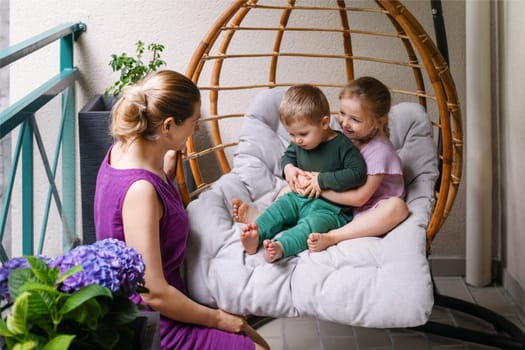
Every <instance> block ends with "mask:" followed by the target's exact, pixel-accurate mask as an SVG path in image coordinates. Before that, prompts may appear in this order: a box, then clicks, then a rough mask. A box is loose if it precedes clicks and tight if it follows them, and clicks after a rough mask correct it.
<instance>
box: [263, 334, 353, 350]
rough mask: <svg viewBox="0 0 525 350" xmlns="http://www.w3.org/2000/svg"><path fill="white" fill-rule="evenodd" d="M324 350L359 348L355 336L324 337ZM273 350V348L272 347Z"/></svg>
mask: <svg viewBox="0 0 525 350" xmlns="http://www.w3.org/2000/svg"><path fill="white" fill-rule="evenodd" d="M321 342H322V344H323V347H322V349H323V350H359V349H360V348H359V347H358V346H357V343H356V340H355V338H354V337H322V338H321ZM272 350H273V349H272Z"/></svg>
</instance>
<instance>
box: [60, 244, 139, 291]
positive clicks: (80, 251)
mask: <svg viewBox="0 0 525 350" xmlns="http://www.w3.org/2000/svg"><path fill="white" fill-rule="evenodd" d="M76 265H82V266H83V271H80V272H77V273H75V274H74V275H72V276H70V277H68V278H67V279H66V280H65V281H64V282H63V284H62V285H61V286H60V290H62V291H63V292H66V293H70V292H74V291H77V290H79V289H80V288H82V287H85V286H88V285H90V284H99V285H101V286H103V287H106V288H109V289H110V290H111V291H112V292H113V293H118V292H120V293H125V294H127V295H130V294H134V293H135V292H136V289H137V286H138V285H142V284H144V269H145V265H144V262H143V260H142V256H141V255H140V254H139V253H138V252H137V251H136V250H135V249H133V248H130V247H127V246H126V244H125V243H124V242H122V241H120V240H117V239H113V238H109V239H105V240H101V241H97V242H95V243H93V244H91V245H82V246H78V247H76V248H74V249H72V250H71V251H69V252H68V253H66V254H64V255H62V256H60V257H58V258H57V259H56V260H55V266H57V267H58V268H59V269H60V272H61V273H65V272H66V271H68V270H69V269H70V268H72V267H73V266H76Z"/></svg>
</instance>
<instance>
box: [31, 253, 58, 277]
mask: <svg viewBox="0 0 525 350" xmlns="http://www.w3.org/2000/svg"><path fill="white" fill-rule="evenodd" d="M25 258H26V260H27V262H28V263H29V266H31V270H32V271H33V274H34V275H35V277H36V278H37V279H38V280H39V281H41V282H42V283H45V284H53V283H54V282H55V280H54V279H51V280H50V278H49V267H48V266H47V264H46V263H45V262H44V261H43V260H41V259H39V258H37V257H35V256H26V257H25Z"/></svg>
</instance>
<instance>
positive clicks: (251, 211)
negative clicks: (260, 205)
mask: <svg viewBox="0 0 525 350" xmlns="http://www.w3.org/2000/svg"><path fill="white" fill-rule="evenodd" d="M232 207H233V219H234V220H235V221H237V222H240V223H243V224H248V223H250V222H254V221H255V220H256V219H257V218H258V217H259V215H261V213H260V212H259V211H258V210H257V209H256V208H255V207H252V206H250V205H248V203H246V202H244V201H243V200H242V199H240V198H233V199H232Z"/></svg>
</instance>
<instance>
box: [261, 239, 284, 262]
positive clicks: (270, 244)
mask: <svg viewBox="0 0 525 350" xmlns="http://www.w3.org/2000/svg"><path fill="white" fill-rule="evenodd" d="M263 247H264V259H265V260H266V261H267V262H269V263H272V262H274V261H276V260H279V259H280V258H282V257H283V254H284V253H283V247H282V246H281V243H279V242H276V241H271V240H269V239H265V240H264V241H263Z"/></svg>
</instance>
